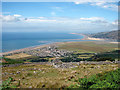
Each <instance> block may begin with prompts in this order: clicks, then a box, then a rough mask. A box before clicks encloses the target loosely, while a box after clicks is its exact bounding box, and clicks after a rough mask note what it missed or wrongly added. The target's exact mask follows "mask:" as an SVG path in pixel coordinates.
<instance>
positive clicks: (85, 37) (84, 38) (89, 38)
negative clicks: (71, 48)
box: [71, 33, 105, 41]
mask: <svg viewBox="0 0 120 90" xmlns="http://www.w3.org/2000/svg"><path fill="white" fill-rule="evenodd" d="M71 34H76V35H82V36H83V38H82V39H81V40H99V41H104V40H105V39H101V38H93V37H89V36H87V35H85V34H81V33H71Z"/></svg>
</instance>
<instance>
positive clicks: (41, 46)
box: [0, 42, 63, 56]
mask: <svg viewBox="0 0 120 90" xmlns="http://www.w3.org/2000/svg"><path fill="white" fill-rule="evenodd" d="M58 43H63V42H55V43H51V44H44V45H37V46H31V47H26V48H22V49H16V50H12V51H8V52H2V53H0V56H3V55H7V54H11V53H19V52H24V51H29V50H34V49H38V48H43V47H48V46H50V45H57V44H58Z"/></svg>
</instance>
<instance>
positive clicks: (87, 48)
mask: <svg viewBox="0 0 120 90" xmlns="http://www.w3.org/2000/svg"><path fill="white" fill-rule="evenodd" d="M59 49H65V50H70V51H77V52H79V53H100V52H108V51H113V50H117V49H118V44H112V43H108V42H97V41H80V42H69V43H64V44H60V45H59Z"/></svg>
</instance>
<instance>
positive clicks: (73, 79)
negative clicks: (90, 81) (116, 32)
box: [2, 64, 118, 88]
mask: <svg viewBox="0 0 120 90" xmlns="http://www.w3.org/2000/svg"><path fill="white" fill-rule="evenodd" d="M117 68H118V65H117V64H111V65H78V67H76V68H66V69H65V68H64V69H63V68H54V67H51V66H50V65H34V64H31V65H21V66H16V67H3V68H2V79H3V86H2V87H4V88H11V87H16V88H65V87H69V86H70V85H76V84H78V79H79V78H84V77H91V76H92V75H94V74H98V73H104V72H106V71H111V70H116V69H117Z"/></svg>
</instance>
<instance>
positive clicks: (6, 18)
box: [0, 15, 20, 22]
mask: <svg viewBox="0 0 120 90" xmlns="http://www.w3.org/2000/svg"><path fill="white" fill-rule="evenodd" d="M0 19H2V21H3V22H17V21H20V19H19V18H17V17H16V16H11V15H7V16H4V15H1V16H0Z"/></svg>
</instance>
